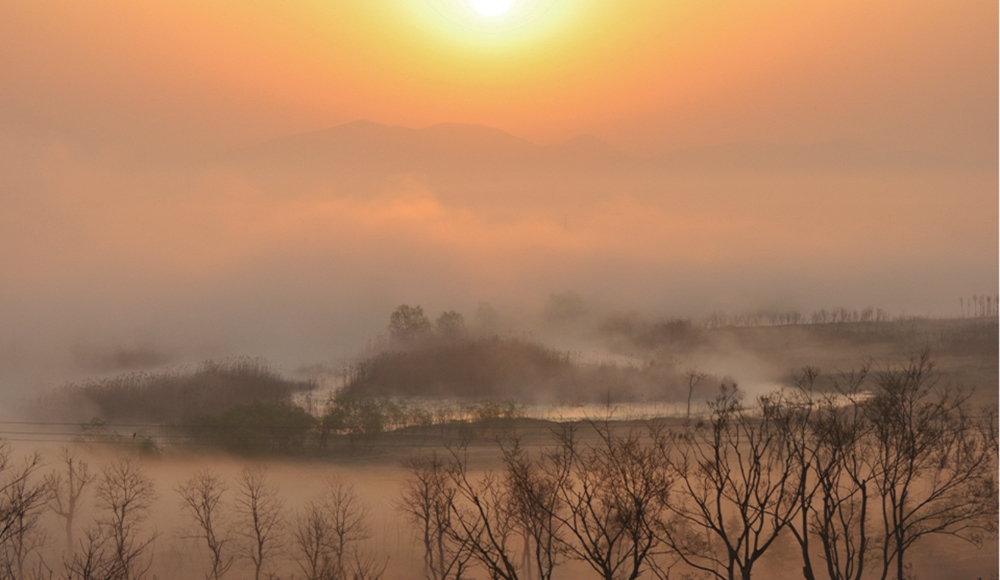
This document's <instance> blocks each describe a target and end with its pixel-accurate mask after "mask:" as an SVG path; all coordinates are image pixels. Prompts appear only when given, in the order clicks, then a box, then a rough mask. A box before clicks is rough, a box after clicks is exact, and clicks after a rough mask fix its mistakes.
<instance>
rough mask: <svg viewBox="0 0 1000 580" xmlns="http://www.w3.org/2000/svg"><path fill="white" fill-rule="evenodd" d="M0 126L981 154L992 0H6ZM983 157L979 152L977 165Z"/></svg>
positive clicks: (987, 133) (210, 136) (203, 135)
mask: <svg viewBox="0 0 1000 580" xmlns="http://www.w3.org/2000/svg"><path fill="white" fill-rule="evenodd" d="M0 17H2V18H0V84H2V86H3V87H4V90H3V91H2V92H0V122H2V123H3V126H5V127H6V128H9V129H13V128H16V129H20V130H24V131H27V132H28V133H34V132H37V131H41V130H46V131H54V132H57V133H64V134H68V135H71V136H73V137H79V138H86V139H96V140H99V141H100V142H102V143H103V142H111V143H116V144H121V143H125V144H129V145H132V144H135V145H140V146H143V147H149V148H153V149H157V148H168V149H170V150H172V151H177V150H180V151H181V152H186V153H189V154H190V153H192V152H201V151H206V150H217V149H226V148H231V147H236V146H241V145H244V146H245V145H249V144H252V143H254V142H256V141H260V140H263V139H266V138H270V137H274V136H278V135H285V134H293V133H297V132H300V131H306V130H314V129H319V128H324V127H328V126H333V125H337V124H340V123H344V122H348V121H353V120H357V119H367V120H370V121H375V122H379V123H385V124H401V125H405V126H414V127H418V126H424V125H429V124H433V123H439V122H444V121H452V122H462V123H477V124H484V125H488V126H492V127H497V128H500V129H503V130H506V131H508V132H510V133H513V134H515V135H518V136H522V137H526V138H529V139H533V140H539V141H553V140H560V139H564V138H569V137H572V136H574V135H577V134H580V133H593V134H596V135H598V136H600V137H602V138H605V139H606V140H608V141H609V142H611V143H612V144H614V145H616V146H618V147H620V148H623V149H625V150H628V151H630V152H635V153H646V154H648V153H658V152H664V151H669V150H672V149H676V148H680V147H689V146H695V145H709V144H718V143H725V142H731V141H756V140H764V141H773V142H780V143H809V142H816V141H824V140H830V139H845V138H848V139H854V140H859V141H862V142H864V143H866V144H870V145H872V146H875V147H877V148H882V149H904V150H908V149H921V150H933V151H946V152H950V153H964V154H970V153H977V152H978V153H979V154H981V152H982V148H983V147H988V148H990V149H989V151H990V156H991V158H995V150H996V141H997V139H996V131H997V85H998V83H997V25H996V23H997V4H996V2H991V1H989V0H953V1H949V2H939V1H931V0H916V1H913V0H907V1H903V0H876V1H871V0H867V1H861V0H810V1H802V0H758V1H755V2H735V1H730V0H712V1H704V0H671V1H669V2H666V1H662V0H628V1H625V2H607V1H605V0H517V1H515V2H514V3H513V6H512V8H511V10H510V12H508V13H507V14H505V15H504V16H502V17H499V18H494V19H489V18H485V17H483V16H481V15H479V14H478V13H476V12H475V11H474V10H473V9H472V7H471V4H470V2H469V1H468V0H380V1H378V2H366V1H362V0H337V1H331V0H297V1H293V2H279V1H275V0H251V1H247V0H198V1H193V0H173V1H170V2H157V1H152V2H132V1H127V0H96V1H93V2H72V1H58V0H7V1H5V2H4V3H3V6H2V7H0ZM994 160H995V159H994Z"/></svg>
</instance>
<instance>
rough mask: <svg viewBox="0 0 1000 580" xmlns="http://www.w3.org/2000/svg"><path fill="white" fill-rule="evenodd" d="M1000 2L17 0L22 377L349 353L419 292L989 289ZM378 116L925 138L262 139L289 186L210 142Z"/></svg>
mask: <svg viewBox="0 0 1000 580" xmlns="http://www.w3.org/2000/svg"><path fill="white" fill-rule="evenodd" d="M997 20H998V8H997V3H996V2H995V1H991V0H982V1H966V0H953V1H949V2H941V1H937V0H935V1H924V0H909V1H906V2H903V1H897V0H874V1H872V0H866V1H860V0H858V1H855V0H809V1H802V0H798V1H792V0H787V1H786V0H759V1H755V2H736V1H729V0H709V1H706V0H675V1H669V2H668V1H664V0H655V1H654V0H622V1H614V2H612V1H608V0H534V1H532V0H514V2H513V4H512V6H511V9H510V11H509V12H507V13H506V14H504V15H502V16H499V17H495V18H488V17H486V16H483V15H482V14H479V13H477V12H476V11H475V10H474V8H473V5H472V3H471V2H469V1H467V0H378V1H368V0H325V1H320V0H298V1H289V0H283V1H278V0H198V1H194V0H170V1H142V2H137V1H135V0H92V1H88V2H78V1H69V0H66V1H58V0H4V1H3V2H0V301H2V302H0V371H3V373H4V376H5V377H7V378H5V379H4V381H5V383H4V384H2V385H0V387H4V388H6V387H5V385H6V386H8V387H9V385H11V384H13V383H12V381H13V382H19V383H18V384H20V382H25V381H27V383H31V381H36V382H37V384H39V385H42V384H44V383H45V380H46V379H44V377H43V375H45V373H44V372H42V371H41V370H39V369H44V370H45V371H46V372H47V371H50V370H52V369H54V368H55V369H61V370H60V372H65V374H72V373H73V372H77V371H79V372H91V371H94V372H96V370H94V369H97V370H100V369H102V368H104V367H102V364H103V363H101V364H98V363H99V362H100V361H102V360H106V359H107V360H111V359H113V358H114V356H112V355H113V354H114V353H115V352H118V351H119V350H121V349H126V350H127V349H140V350H141V349H147V348H148V349H150V350H155V351H162V352H163V353H164V356H163V360H174V359H173V358H171V357H175V358H176V360H197V359H199V358H207V357H212V356H225V355H228V354H250V355H263V356H267V357H274V358H277V359H278V360H281V361H283V362H288V364H301V363H307V362H311V361H317V360H330V359H332V358H336V357H340V356H345V355H349V354H353V353H354V352H356V350H357V348H358V346H359V345H360V344H361V343H362V342H363V341H364V340H365V338H366V337H371V336H372V335H373V334H375V333H377V332H379V331H381V330H382V329H383V328H384V324H385V321H386V319H387V316H388V312H389V311H390V310H391V308H392V307H394V306H395V305H397V304H399V303H402V302H408V303H420V304H423V305H425V307H426V308H427V309H428V311H430V312H431V314H432V315H434V314H436V313H437V312H440V311H441V310H443V309H446V308H455V309H458V310H460V311H463V312H464V313H465V314H466V315H467V316H470V315H471V313H472V312H473V311H474V310H475V308H476V305H477V304H478V303H479V302H480V301H484V300H485V301H489V302H491V303H493V304H494V305H497V307H498V308H500V309H503V310H504V311H505V312H507V313H509V315H510V316H511V317H512V318H513V319H516V320H525V321H527V320H531V318H532V316H533V314H535V313H537V311H538V310H540V308H541V307H542V304H543V303H544V301H545V299H546V297H547V296H548V295H549V294H550V293H553V292H567V291H570V292H574V293H576V294H578V295H580V296H581V297H583V298H584V299H585V300H587V301H588V303H591V304H594V305H597V306H595V308H597V307H600V308H606V309H609V310H610V309H615V308H623V309H632V308H634V309H638V310H642V311H644V312H647V313H650V314H655V315H680V316H685V315H692V316H698V315H702V314H705V313H707V312H710V311H712V310H714V309H720V308H722V309H727V310H734V311H739V310H755V309H761V308H766V309H800V310H803V311H806V312H808V311H809V310H810V309H814V308H819V307H835V306H840V305H844V306H848V307H864V306H867V305H869V304H871V305H874V306H878V307H883V308H886V309H887V310H890V311H891V312H893V313H899V312H902V311H906V312H912V313H932V314H942V315H946V314H954V313H957V311H958V299H959V297H962V296H967V295H971V294H995V293H996V291H997V272H998V270H997V256H998V252H997V205H998V204H997V150H998V148H997V139H998V91H997V87H998V60H997V54H998V33H997ZM358 120H367V121H371V122H374V123H378V124H381V125H401V126H404V127H410V128H421V127H427V126H430V125H434V124H438V123H468V124H477V125H484V126H488V127H493V128H497V129H500V130H503V131H506V132H507V133H509V134H511V135H514V136H517V137H520V138H522V139H526V140H528V141H530V142H533V143H539V144H550V143H559V142H562V141H565V140H567V139H570V138H572V137H576V136H578V135H583V134H590V135H595V136H597V137H599V138H600V139H603V140H604V141H606V142H607V143H610V144H611V145H613V146H614V147H616V148H618V149H619V150H621V151H624V152H626V153H629V154H632V155H636V156H640V157H649V156H656V155H662V154H666V153H669V152H672V151H676V150H680V149H685V148H698V147H706V148H708V149H707V151H708V153H707V154H706V155H708V156H709V157H711V156H712V155H714V154H715V153H712V152H713V151H715V152H718V151H729V152H730V153H728V154H732V155H735V154H733V153H732V151H733V150H731V149H725V147H726V146H728V145H727V144H732V143H749V142H763V143H770V144H774V145H778V146H788V147H792V148H793V149H794V147H795V146H808V145H812V144H822V143H825V142H828V141H843V142H846V143H850V144H851V145H850V147H853V149H850V151H854V152H855V153H857V152H862V153H860V154H862V155H867V154H871V155H877V154H886V155H890V156H891V155H894V154H896V153H901V152H902V153H906V154H907V155H911V154H912V155H911V156H910V157H907V159H911V162H910V165H908V166H901V165H898V164H897V165H892V166H891V167H890V166H885V167H883V166H881V165H878V164H877V163H876V164H875V165H872V166H867V165H866V166H864V167H862V168H858V167H854V168H853V169H851V168H848V169H843V168H841V169H833V170H831V169H829V168H827V169H823V170H808V171H806V170H805V169H802V168H801V167H798V168H797V166H794V164H792V165H790V166H788V167H784V169H774V168H771V169H770V170H768V171H764V172H756V173H755V172H753V171H751V172H749V173H748V172H746V171H743V170H741V171H742V172H741V171H736V172H732V171H729V172H726V171H722V172H716V171H715V170H713V169H711V167H717V166H719V163H722V164H723V165H724V164H725V163H724V162H719V163H716V164H715V165H712V163H709V164H708V165H706V166H704V167H702V169H701V170H699V171H696V172H687V173H684V172H681V173H676V172H673V173H672V172H671V171H661V172H658V173H657V172H654V173H653V174H649V173H648V172H646V173H644V172H643V171H638V170H616V171H617V172H612V173H607V174H601V175H602V176H603V177H601V178H600V179H597V178H595V177H594V176H593V175H592V174H590V173H581V174H579V175H574V174H566V173H565V171H563V173H560V174H558V175H559V176H561V177H559V176H557V177H553V175H555V174H552V173H551V172H550V173H546V171H547V170H546V169H545V168H544V167H542V168H539V167H533V168H532V169H531V170H530V171H527V170H525V172H523V174H519V177H517V178H516V179H515V178H514V177H511V178H510V179H507V178H504V177H502V176H503V175H504V174H503V171H501V170H498V172H495V173H493V174H490V176H489V177H486V176H485V174H479V173H477V172H476V171H475V170H474V169H469V168H467V167H453V168H451V169H449V171H451V173H449V174H448V176H446V177H447V179H445V178H443V177H440V176H437V177H435V176H434V175H430V176H428V174H424V173H425V172H424V173H422V170H421V169H420V168H417V169H412V168H411V169H408V170H406V171H402V172H394V171H392V170H386V172H385V174H384V175H383V174H379V175H378V176H376V177H377V178H373V180H372V181H371V182H370V183H367V184H366V185H364V186H363V187H362V186H359V185H357V184H354V185H350V184H345V183H346V182H340V181H336V179H333V181H331V180H330V179H327V178H326V177H324V178H323V179H318V178H317V180H313V181H309V180H308V179H305V180H304V179H303V176H302V175H299V174H298V170H297V169H295V168H294V167H290V166H286V165H281V164H280V163H278V162H277V161H275V159H276V157H273V156H272V157H265V158H263V163H264V165H267V164H269V163H272V162H274V163H276V164H277V165H274V167H275V169H274V172H275V173H274V175H276V176H277V180H278V181H277V183H278V184H279V187H278V190H279V191H280V194H276V193H275V191H274V187H271V188H270V189H268V188H266V187H264V186H262V185H261V183H260V182H258V181H255V180H254V178H253V177H252V176H251V175H250V173H248V172H247V171H244V170H243V169H241V168H240V166H233V165H227V164H226V163H221V162H219V161H218V159H220V158H219V157H218V156H219V155H221V154H223V153H225V152H229V151H233V150H238V149H241V148H245V147H249V146H252V145H255V144H258V143H261V142H264V141H267V140H270V139H274V138H277V137H282V136H290V135H295V134H298V133H303V132H308V131H317V130H322V129H327V128H330V127H335V126H338V125H341V124H344V123H349V122H353V121H358ZM421 135H423V136H426V135H425V134H423V133H420V134H417V133H414V134H413V135H410V136H409V137H406V138H407V139H410V138H411V137H412V139H411V140H412V142H413V143H418V144H419V143H423V144H424V145H419V147H423V146H425V145H426V143H427V142H425V141H420V139H422V138H423V137H421ZM446 137H447V136H444V137H442V136H441V135H438V136H437V137H435V138H437V139H439V141H436V142H434V143H435V144H436V145H441V146H442V147H445V148H446V149H447V147H451V148H452V149H456V148H458V149H461V148H462V147H464V145H463V144H462V143H463V142H461V141H452V142H447V139H446ZM487 137H488V138H484V139H485V141H484V143H485V142H489V143H492V145H490V146H494V145H496V143H494V142H493V141H490V139H493V137H489V136H487ZM494 137H495V135H494ZM413 139H415V140H413ZM442 140H443V141H442ZM501 141H503V139H501ZM407 142H409V141H407ZM345 143H347V145H345V146H350V145H351V143H352V142H349V141H346V142H345ZM489 143H488V144H489ZM496 146H497V147H499V145H496ZM505 146H506V145H505ZM717 146H723V149H712V148H713V147H717ZM400 147H402V145H400ZM473 148H474V147H473ZM404 149H405V148H404ZM739 151H743V150H739ZM753 151H758V150H756V149H755V150H753ZM753 151H751V153H746V152H745V151H744V153H739V155H744V157H742V158H740V159H742V161H740V159H738V160H737V161H739V162H740V163H742V164H743V167H744V169H745V167H746V166H747V164H748V163H749V164H750V165H753V163H754V162H753V159H757V158H756V157H753ZM804 151H812V153H808V155H807V154H805V153H803V155H806V156H807V157H808V156H809V155H811V156H812V157H810V158H809V159H810V161H809V163H812V165H810V167H813V166H815V165H817V163H819V164H820V165H822V162H824V161H825V160H826V157H825V155H826V154H824V153H822V150H812V149H809V150H804ZM816 151H820V152H819V153H816ZM758 152H759V151H758ZM573 154H574V153H572V151H570V152H569V153H566V155H568V156H570V157H572V155H573ZM588 154H590V153H588ZM402 155H404V157H405V156H406V155H407V152H406V151H403V153H402ZM579 155H580V157H579V159H576V161H575V163H577V165H579V166H580V167H587V166H588V164H589V163H590V161H589V160H590V159H591V158H590V157H586V156H585V155H584V153H579ZM746 155H750V156H749V157H747V156H746ZM206 159H207V160H209V161H208V162H204V163H203V161H204V160H206ZM747 159H750V160H751V161H747ZM912 159H917V160H920V159H923V160H926V167H925V166H922V165H921V164H920V162H918V163H916V165H914V163H913V162H912ZM569 161H570V162H574V161H573V159H572V158H570V159H569ZM713 163H714V162H713ZM890 165H891V164H890ZM706 167H708V168H709V169H706ZM498 175H500V176H501V177H497V176H498ZM324 179H326V180H325V181H324ZM282 180H287V183H288V184H289V185H288V186H287V187H284V188H282V187H281V184H282V183H285V181H282ZM449 180H450V181H449ZM306 182H308V184H307V185H302V184H303V183H306ZM352 183H353V182H352ZM442 183H446V184H450V185H447V187H446V186H445V185H441V184H442ZM293 184H295V185H293ZM480 186H481V188H485V189H484V190H483V191H479V190H478V189H476V188H480ZM473 189H476V191H477V192H476V193H475V194H474V195H473V193H469V192H471V191H472V190H473ZM487 189H488V190H489V191H487V192H485V193H484V191H486V190H487ZM467 190H468V191H467ZM490 192H492V193H490ZM463 193H468V195H466V196H465V197H462V196H463ZM515 197H516V198H517V200H518V201H517V203H514V202H513V201H511V202H510V203H508V200H509V199H510V200H513V199H514V198H515ZM487 202H489V203H487ZM498 207H499V208H501V209H503V210H505V211H499V210H498V209H497V208H498ZM102 357H103V358H102ZM154 358H155V357H154ZM95 361H97V362H95ZM81 369H82V371H81ZM105 370H107V369H105ZM10 377H14V378H10ZM33 384H34V383H31V385H33ZM31 385H29V386H31Z"/></svg>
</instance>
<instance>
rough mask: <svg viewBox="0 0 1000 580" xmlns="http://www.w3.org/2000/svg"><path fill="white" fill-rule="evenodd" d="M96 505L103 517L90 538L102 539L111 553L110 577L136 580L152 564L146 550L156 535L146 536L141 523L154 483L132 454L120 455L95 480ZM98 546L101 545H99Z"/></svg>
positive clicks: (147, 510)
mask: <svg viewBox="0 0 1000 580" xmlns="http://www.w3.org/2000/svg"><path fill="white" fill-rule="evenodd" d="M96 496H97V504H98V506H99V507H100V508H101V510H102V512H103V513H102V515H101V517H100V518H99V519H98V521H97V526H98V531H97V532H96V533H95V534H92V535H91V539H93V537H97V538H101V537H103V538H104V540H103V542H106V543H107V544H108V549H109V550H110V552H111V553H110V559H111V563H110V568H111V574H110V577H111V578H116V579H117V578H120V579H122V580H139V579H141V578H144V577H145V576H146V573H147V572H148V571H149V568H150V566H151V565H152V555H151V554H149V548H150V546H151V545H152V543H153V541H154V540H155V539H156V534H155V533H154V534H151V535H145V534H143V532H142V524H143V523H144V522H145V520H146V519H147V518H148V517H149V509H150V506H151V505H152V503H153V500H154V499H156V494H155V491H154V488H153V481H152V480H151V479H150V478H149V476H147V475H146V474H145V473H144V472H143V470H142V466H141V464H140V462H139V459H138V458H137V457H136V456H134V455H123V456H120V457H118V458H116V459H114V460H113V461H111V462H110V463H109V464H107V465H106V466H105V467H104V469H103V470H102V472H101V477H100V478H99V479H98V480H97V487H96ZM98 543H99V544H100V543H101V542H98Z"/></svg>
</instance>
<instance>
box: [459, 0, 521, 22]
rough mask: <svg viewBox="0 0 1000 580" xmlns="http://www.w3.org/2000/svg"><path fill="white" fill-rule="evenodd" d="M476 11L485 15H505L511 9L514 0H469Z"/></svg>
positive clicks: (492, 16)
mask: <svg viewBox="0 0 1000 580" xmlns="http://www.w3.org/2000/svg"><path fill="white" fill-rule="evenodd" d="M469 3H470V4H472V7H473V8H474V9H475V10H476V12H478V13H480V14H482V15H483V16H488V17H490V18H495V17H497V16H503V15H504V14H506V13H507V11H508V10H510V7H511V6H512V5H513V4H514V0H469Z"/></svg>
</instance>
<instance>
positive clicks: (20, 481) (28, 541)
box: [0, 442, 49, 580]
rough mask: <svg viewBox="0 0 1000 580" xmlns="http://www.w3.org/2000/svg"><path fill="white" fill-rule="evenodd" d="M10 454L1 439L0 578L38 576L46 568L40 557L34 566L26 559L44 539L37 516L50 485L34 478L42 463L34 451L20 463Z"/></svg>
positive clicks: (46, 497) (43, 532)
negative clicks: (31, 566)
mask: <svg viewBox="0 0 1000 580" xmlns="http://www.w3.org/2000/svg"><path fill="white" fill-rule="evenodd" d="M12 455H13V454H12V452H11V449H10V446H9V445H8V444H7V443H6V442H0V579H12V580H13V579H20V578H29V577H32V578H33V577H40V576H41V575H42V572H43V571H45V570H47V568H46V566H45V563H44V562H43V561H42V560H41V558H39V562H38V567H37V570H36V569H32V568H29V567H26V563H27V559H28V558H29V557H30V556H31V555H32V554H34V553H37V551H38V549H39V548H41V547H42V545H44V543H45V541H46V535H45V531H44V530H42V529H40V528H39V526H38V518H39V516H40V515H41V513H42V511H43V510H44V509H45V502H46V501H47V500H48V496H49V488H48V486H47V485H45V483H44V482H37V481H35V474H36V473H37V471H38V470H39V469H40V468H41V466H42V462H41V457H40V456H39V455H38V454H37V453H33V454H31V455H29V456H28V457H26V458H24V460H23V461H22V462H20V464H17V463H16V462H15V460H14V459H13V456H12Z"/></svg>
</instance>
